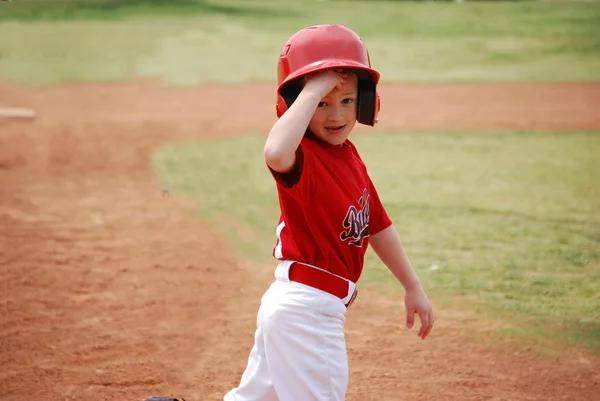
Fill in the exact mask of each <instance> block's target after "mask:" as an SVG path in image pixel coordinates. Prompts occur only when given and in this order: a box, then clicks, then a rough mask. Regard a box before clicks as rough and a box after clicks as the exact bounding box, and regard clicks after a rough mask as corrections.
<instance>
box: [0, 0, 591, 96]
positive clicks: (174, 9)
mask: <svg viewBox="0 0 600 401" xmlns="http://www.w3.org/2000/svg"><path fill="white" fill-rule="evenodd" d="M599 19H600V3H545V2H542V3H538V2H511V3H497V2H492V3H470V2H467V3H462V4H456V3H452V2H442V3H439V2H436V3H431V2H429V3H428V2H398V1H316V0H306V1H303V2H297V1H291V0H282V1H277V2H272V1H266V0H256V1H248V0H237V1H232V0H219V1H217V0H214V1H199V0H198V1H196V0H170V1H169V2H164V1H157V0H154V1H152V0H118V1H117V0H52V1H48V0H21V1H15V2H11V3H5V4H0V37H2V38H4V39H5V40H1V41H0V75H1V76H3V77H6V78H9V79H11V80H15V81H19V82H26V83H30V84H46V83H52V82H57V81H86V80H112V81H119V80H128V79H131V78H134V77H155V78H158V79H161V80H164V81H165V82H167V83H170V84H181V85H187V84H196V83H201V82H223V83H241V82H246V81H248V80H253V81H266V82H272V81H273V79H274V71H275V69H276V62H277V58H276V56H277V54H278V53H279V51H280V50H281V48H282V47H283V44H284V43H285V40H286V39H287V38H288V37H289V36H290V35H291V34H292V33H294V32H296V31H297V30H299V29H301V28H303V27H305V26H308V25H312V24H318V23H325V22H333V23H342V24H346V25H348V26H350V27H351V28H353V29H355V30H356V31H357V32H359V34H360V35H361V36H362V37H363V39H364V41H365V42H366V44H367V45H368V46H369V49H370V52H371V58H372V62H373V64H374V65H375V66H376V67H377V68H378V69H379V70H380V71H381V72H382V74H383V79H384V81H421V82H440V81H521V80H528V81H591V80H596V81H597V80H598V79H599V78H600V25H599V24H597V21H598V20H599ZM7 38H8V39H7ZM242 66H243V68H242Z"/></svg>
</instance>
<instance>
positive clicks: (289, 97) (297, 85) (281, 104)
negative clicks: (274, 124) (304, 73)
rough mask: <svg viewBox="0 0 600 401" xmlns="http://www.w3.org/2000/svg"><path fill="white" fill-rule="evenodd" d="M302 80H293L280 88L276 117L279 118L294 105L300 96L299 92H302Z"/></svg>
mask: <svg viewBox="0 0 600 401" xmlns="http://www.w3.org/2000/svg"><path fill="white" fill-rule="evenodd" d="M302 80H303V78H298V79H295V80H293V81H290V82H288V83H287V84H285V85H284V86H283V87H282V88H281V90H280V91H279V95H278V96H277V106H276V111H277V117H281V116H282V115H283V113H285V112H286V111H287V109H289V108H290V106H291V105H292V103H294V101H295V100H296V98H297V97H298V95H300V92H301V91H302Z"/></svg>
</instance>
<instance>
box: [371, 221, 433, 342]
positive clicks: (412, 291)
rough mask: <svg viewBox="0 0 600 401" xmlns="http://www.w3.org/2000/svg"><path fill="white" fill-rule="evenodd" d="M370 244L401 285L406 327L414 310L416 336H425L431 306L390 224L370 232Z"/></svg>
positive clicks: (430, 314) (410, 325) (430, 326)
mask: <svg viewBox="0 0 600 401" xmlns="http://www.w3.org/2000/svg"><path fill="white" fill-rule="evenodd" d="M369 243H370V245H371V247H372V248H373V250H374V251H375V253H376V254H377V256H378V257H379V259H381V261H382V262H383V263H384V264H385V265H386V266H387V268H388V269H389V270H390V271H391V272H392V274H393V275H394V276H395V277H396V278H397V279H398V281H400V283H401V284H402V286H403V287H404V289H405V291H406V294H405V298H404V300H405V306H406V327H408V328H411V327H412V326H413V324H414V320H415V313H416V314H418V315H419V318H420V320H421V328H420V330H419V334H418V335H419V337H421V338H422V339H425V337H427V335H429V332H430V331H431V329H432V327H433V309H432V307H431V303H430V302H429V299H428V298H427V295H426V294H425V291H424V290H423V287H422V285H421V282H420V280H419V277H418V276H417V274H416V273H415V270H414V269H413V267H412V264H411V263H410V260H409V259H408V256H407V255H406V252H405V251H404V247H403V246H402V243H401V241H400V237H399V236H398V233H397V232H396V229H395V228H394V226H393V225H390V226H389V227H387V228H386V229H384V230H383V231H380V232H378V233H377V234H375V235H373V236H371V239H370V242H369Z"/></svg>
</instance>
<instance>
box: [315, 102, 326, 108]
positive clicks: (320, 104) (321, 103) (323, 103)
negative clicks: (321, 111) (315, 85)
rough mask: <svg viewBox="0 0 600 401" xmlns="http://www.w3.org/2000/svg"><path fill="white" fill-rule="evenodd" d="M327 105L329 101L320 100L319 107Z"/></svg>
mask: <svg viewBox="0 0 600 401" xmlns="http://www.w3.org/2000/svg"><path fill="white" fill-rule="evenodd" d="M325 106H327V103H325V102H320V103H319V105H318V106H317V107H325Z"/></svg>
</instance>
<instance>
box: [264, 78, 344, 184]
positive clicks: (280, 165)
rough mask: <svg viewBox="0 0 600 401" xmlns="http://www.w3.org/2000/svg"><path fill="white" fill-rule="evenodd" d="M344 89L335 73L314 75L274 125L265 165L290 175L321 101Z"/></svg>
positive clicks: (268, 141) (268, 142)
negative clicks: (305, 134)
mask: <svg viewBox="0 0 600 401" xmlns="http://www.w3.org/2000/svg"><path fill="white" fill-rule="evenodd" d="M338 85H341V77H340V75H339V74H337V73H336V72H334V71H332V70H325V71H322V72H320V73H317V74H314V76H312V77H310V79H308V80H307V82H306V83H305V85H304V88H303V89H302V91H301V92H300V94H299V95H298V97H297V98H296V100H295V101H294V103H293V104H292V105H291V106H290V108H289V110H287V111H286V112H285V113H284V114H283V115H282V116H281V118H279V120H277V121H276V122H275V124H273V127H272V128H271V131H270V132H269V136H268V137H267V141H266V142H265V147H264V154H265V161H266V162H267V164H268V165H269V167H271V168H272V169H273V170H275V171H277V172H278V173H287V172H288V171H290V170H291V169H292V168H293V167H294V164H295V163H296V150H297V149H298V146H300V142H301V141H302V138H303V137H304V133H305V132H306V128H307V127H308V124H309V123H310V120H311V119H312V116H313V114H314V113H315V110H316V109H317V106H318V105H319V103H320V102H321V99H322V98H323V97H324V96H326V95H327V94H328V93H329V92H330V91H331V90H332V89H333V88H335V87H336V86H338Z"/></svg>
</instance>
